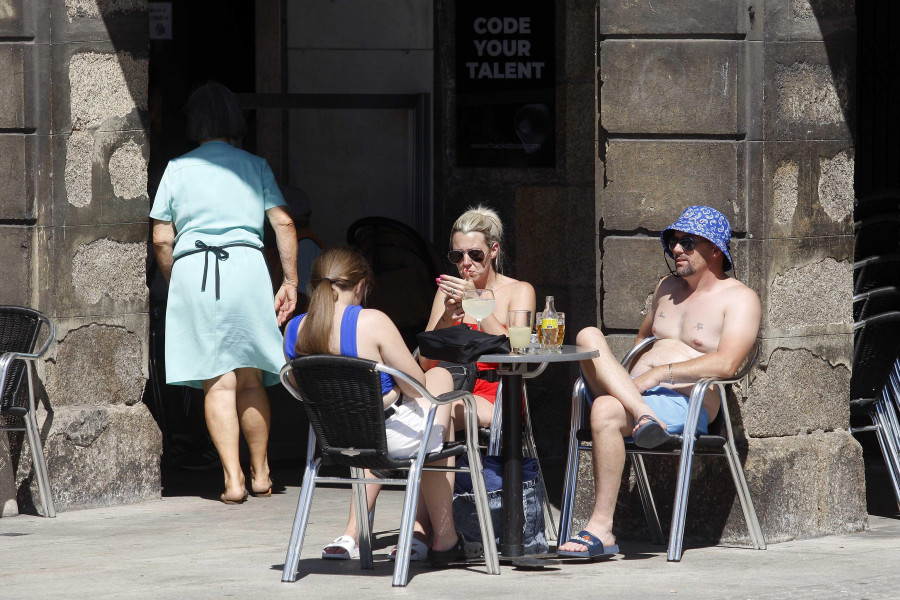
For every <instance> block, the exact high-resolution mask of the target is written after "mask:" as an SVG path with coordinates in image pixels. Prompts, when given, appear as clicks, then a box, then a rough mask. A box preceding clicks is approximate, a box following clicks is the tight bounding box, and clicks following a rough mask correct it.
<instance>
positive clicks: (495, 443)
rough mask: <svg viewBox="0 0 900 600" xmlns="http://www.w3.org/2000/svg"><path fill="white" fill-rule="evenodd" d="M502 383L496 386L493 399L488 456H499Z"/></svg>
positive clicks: (501, 426) (501, 421)
mask: <svg viewBox="0 0 900 600" xmlns="http://www.w3.org/2000/svg"><path fill="white" fill-rule="evenodd" d="M501 398H503V382H502V381H501V382H500V385H498V386H497V395H496V396H495V397H494V414H493V416H492V417H491V441H490V443H488V456H500V454H501V451H500V441H501V440H502V439H503V437H502V435H501V432H502V431H503V411H502V410H500V408H501V405H502V404H503V402H502V401H501Z"/></svg>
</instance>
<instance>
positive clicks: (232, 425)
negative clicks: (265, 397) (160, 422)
mask: <svg viewBox="0 0 900 600" xmlns="http://www.w3.org/2000/svg"><path fill="white" fill-rule="evenodd" d="M237 380H238V378H237V375H236V374H235V373H234V371H230V372H228V373H225V374H224V375H219V376H218V377H215V378H213V379H208V380H206V381H204V382H203V391H204V392H205V394H206V397H205V402H204V413H205V414H206V427H207V429H209V435H210V437H212V441H213V444H215V446H216V450H217V451H218V452H219V460H221V461H222V470H223V471H224V474H225V493H224V494H222V499H223V500H230V501H235V502H236V501H240V500H242V499H243V498H244V494H245V493H246V487H245V483H244V473H243V472H242V471H241V462H240V456H239V453H238V443H239V439H240V434H241V427H240V422H239V421H238V414H237Z"/></svg>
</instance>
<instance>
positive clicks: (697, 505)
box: [573, 431, 867, 544]
mask: <svg viewBox="0 0 900 600" xmlns="http://www.w3.org/2000/svg"><path fill="white" fill-rule="evenodd" d="M739 453H740V454H741V460H742V462H743V468H744V474H745V476H746V478H747V484H748V486H749V488H750V496H751V498H752V499H753V504H754V506H755V508H756V514H757V517H758V518H759V521H760V525H761V527H762V530H763V535H764V537H765V539H766V542H767V543H770V544H771V543H778V542H786V541H789V540H794V539H803V538H811V537H818V536H823V535H835V534H843V533H851V532H857V531H862V530H864V529H865V528H866V524H867V516H866V499H865V478H864V477H865V475H864V470H863V461H862V452H861V449H860V446H859V444H858V443H857V442H856V440H854V439H853V437H852V436H851V435H850V434H849V433H847V432H845V431H840V432H833V433H815V434H812V435H800V436H791V437H782V438H766V439H751V440H749V445H748V447H747V449H746V450H745V449H740V450H739ZM644 464H645V465H646V467H647V471H648V475H649V478H650V486H651V491H652V493H653V496H654V500H655V502H656V509H657V512H658V514H659V517H660V522H661V523H662V526H663V531H664V532H667V530H668V527H669V522H670V520H671V514H672V499H673V497H674V491H675V479H676V472H677V467H678V459H677V457H656V456H647V457H645V459H644ZM631 471H632V470H631V467H630V464H626V469H625V473H624V475H623V485H622V488H621V490H620V493H619V499H618V502H617V504H616V514H615V527H614V533H615V534H616V536H617V537H618V538H619V539H622V540H625V539H632V540H634V539H648V538H649V530H648V529H647V526H646V521H645V519H644V513H643V510H642V508H641V502H640V496H639V493H638V489H637V484H636V481H635V479H634V477H633V475H632V472H631ZM691 484H692V485H691V488H690V493H689V496H688V509H687V521H686V526H685V541H687V542H707V543H717V542H721V543H725V544H749V543H750V537H749V535H748V533H747V526H746V525H745V523H744V518H743V513H742V511H741V507H740V502H739V500H738V498H737V494H736V492H735V490H734V485H733V483H732V479H731V474H730V473H729V470H728V465H727V463H726V461H725V460H724V459H718V458H695V460H694V468H693V470H692V472H691ZM577 489H578V491H577V494H576V502H575V510H574V514H575V519H574V523H573V531H578V530H579V529H580V528H581V527H582V526H583V525H584V523H586V522H587V518H588V517H589V515H590V511H591V510H592V508H593V476H592V474H591V459H590V458H589V453H582V455H581V463H580V465H579V469H578V488H577Z"/></svg>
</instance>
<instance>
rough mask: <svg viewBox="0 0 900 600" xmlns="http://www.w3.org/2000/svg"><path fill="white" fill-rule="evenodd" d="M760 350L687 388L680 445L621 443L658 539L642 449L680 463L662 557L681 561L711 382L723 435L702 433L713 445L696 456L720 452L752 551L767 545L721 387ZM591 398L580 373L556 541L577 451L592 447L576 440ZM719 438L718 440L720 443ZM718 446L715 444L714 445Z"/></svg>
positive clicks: (569, 510)
mask: <svg viewBox="0 0 900 600" xmlns="http://www.w3.org/2000/svg"><path fill="white" fill-rule="evenodd" d="M655 341H656V338H655V337H653V336H651V337H648V338H646V339H644V340H642V341H641V343H639V344H638V345H636V346H635V347H634V348H632V349H631V351H630V352H628V354H627V355H626V356H625V358H623V359H622V366H624V367H625V368H626V369H628V368H629V367H630V365H631V362H632V360H633V359H634V358H635V357H636V356H638V355H639V354H640V353H641V352H643V351H644V350H645V349H647V348H648V347H649V346H650V345H651V344H652V343H653V342H655ZM758 352H759V347H758V344H757V345H755V346H754V350H753V354H752V357H751V358H750V359H749V360H748V361H746V362H745V364H744V365H743V366H742V368H741V369H740V370H739V372H738V373H737V374H735V376H734V377H733V378H731V379H727V380H724V379H714V378H704V379H701V380H699V381H698V382H697V383H695V384H694V387H693V388H692V390H691V397H690V401H689V404H688V414H687V420H686V422H685V425H684V433H683V434H681V435H679V436H677V437H678V438H680V440H681V446H680V447H676V448H674V449H671V450H669V449H660V448H657V449H653V450H645V449H643V448H638V447H637V446H634V445H626V453H627V454H628V456H629V458H630V459H631V464H632V466H633V468H634V472H635V477H636V479H637V484H638V492H639V493H640V497H641V504H642V506H643V509H644V516H645V517H646V519H647V525H648V527H649V528H650V534H651V535H652V537H653V541H654V542H655V543H659V544H661V543H663V540H664V537H663V532H662V527H661V526H660V522H659V515H658V514H657V511H656V504H655V502H654V501H653V495H652V493H651V491H650V482H649V479H648V477H647V470H646V469H645V467H644V459H643V455H644V454H655V455H680V457H681V459H680V463H679V466H678V482H677V485H676V490H675V502H674V506H673V508H672V523H671V527H670V530H669V544H668V550H667V553H666V558H667V560H669V561H672V562H677V561H680V560H681V556H682V553H683V540H684V525H685V520H686V516H687V502H688V492H689V491H690V483H691V481H690V480H691V478H690V474H691V466H692V463H693V458H694V456H695V447H696V442H697V425H698V422H699V420H700V408H701V407H702V405H703V397H704V396H705V394H706V391H707V390H708V389H709V388H710V386H716V388H718V392H719V400H720V403H721V411H722V412H721V415H722V420H723V423H724V434H725V436H724V438H718V436H703V437H704V438H714V437H715V438H718V439H717V440H716V442H717V443H716V444H714V445H712V446H710V447H703V448H702V450H703V452H702V453H697V455H699V456H721V457H725V458H726V459H727V460H728V466H729V469H730V470H731V477H732V480H733V481H734V485H735V488H736V489H737V495H738V499H739V500H740V503H741V509H742V511H743V513H744V521H745V523H746V524H747V529H748V530H749V533H750V539H751V542H752V544H753V547H754V548H756V549H757V550H765V549H766V541H765V537H764V536H763V532H762V528H761V527H760V525H759V520H758V519H757V516H756V509H755V508H754V506H753V500H752V498H751V497H750V490H749V488H748V486H747V480H746V478H745V477H744V470H743V468H742V466H741V462H740V457H739V456H738V453H737V448H736V447H735V444H734V432H733V430H732V427H731V415H730V414H729V410H728V402H727V401H726V395H725V386H726V385H728V384H731V383H735V382H738V381H741V380H742V379H745V378H746V377H747V376H748V375H749V373H750V370H751V368H752V367H753V365H754V364H755V363H756V359H757V354H758ZM592 401H593V398H591V397H590V392H589V390H588V389H587V386H586V385H585V383H584V380H583V379H582V378H581V377H579V378H578V379H577V380H576V381H575V385H574V386H573V389H572V421H571V428H570V432H569V451H568V460H567V464H566V478H565V483H564V488H563V501H562V509H561V511H560V532H559V533H560V538H559V539H561V540H564V539H569V537H570V534H571V527H572V517H573V508H574V503H575V488H576V483H577V482H576V478H577V475H578V463H579V452H589V451H591V449H592V447H591V446H590V445H585V444H582V443H580V442H579V439H578V435H577V434H578V431H579V429H581V428H582V427H583V426H584V421H583V417H584V415H585V412H587V413H588V414H589V410H588V411H585V410H584V409H585V407H589V405H590V403H591V402H592ZM719 441H721V445H719V443H718V442H719ZM716 446H718V447H716Z"/></svg>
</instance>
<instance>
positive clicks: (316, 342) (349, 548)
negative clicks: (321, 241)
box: [284, 247, 480, 564]
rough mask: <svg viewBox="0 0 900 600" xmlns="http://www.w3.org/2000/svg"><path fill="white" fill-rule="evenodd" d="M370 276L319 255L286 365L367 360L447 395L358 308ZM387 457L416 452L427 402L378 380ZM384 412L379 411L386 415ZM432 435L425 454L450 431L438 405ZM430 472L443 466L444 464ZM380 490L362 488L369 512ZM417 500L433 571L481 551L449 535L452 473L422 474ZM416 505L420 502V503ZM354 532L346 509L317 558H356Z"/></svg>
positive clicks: (335, 253)
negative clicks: (343, 525)
mask: <svg viewBox="0 0 900 600" xmlns="http://www.w3.org/2000/svg"><path fill="white" fill-rule="evenodd" d="M370 279H371V273H370V271H369V266H368V263H366V259H365V258H363V256H362V255H361V254H359V253H358V252H356V251H355V250H351V249H350V248H345V247H338V248H330V249H328V250H325V251H324V252H323V253H322V254H320V255H319V257H318V258H317V259H316V262H315V263H313V268H312V276H311V278H310V290H311V297H310V304H309V312H307V313H305V314H303V315H300V316H299V317H295V318H294V319H292V320H291V321H290V322H289V323H288V326H287V328H286V329H285V336H284V338H285V341H284V351H285V355H286V356H287V358H288V359H293V358H296V357H298V356H302V355H307V354H338V355H343V356H357V357H360V358H367V359H369V360H374V361H376V362H380V363H383V364H386V365H388V366H389V367H393V368H395V369H398V370H400V371H403V372H404V373H407V374H409V375H410V376H411V377H413V378H414V379H416V380H417V381H418V382H419V383H421V384H422V385H424V386H425V388H426V389H427V390H428V391H429V392H431V393H432V394H434V395H435V396H437V395H439V394H442V393H445V392H449V391H450V390H452V389H453V380H452V378H451V377H450V373H448V372H447V371H446V370H445V369H432V370H431V371H429V372H428V373H427V374H426V373H425V372H423V371H422V369H421V368H420V367H419V365H418V363H417V362H416V360H415V359H414V358H413V356H412V354H410V352H409V350H408V349H407V348H406V345H405V344H404V342H403V338H402V337H401V336H400V331H399V330H398V329H397V328H396V327H395V326H394V324H393V322H391V320H390V319H389V318H388V316H387V315H385V314H384V313H382V312H381V311H378V310H374V309H366V308H363V307H362V302H363V300H364V299H365V297H366V292H367V290H368V286H369V282H370ZM381 387H382V393H383V394H384V407H385V409H390V412H391V414H390V415H389V416H387V414H386V417H385V428H386V430H387V443H388V452H389V453H390V454H391V456H393V457H395V458H407V457H409V456H412V455H413V454H414V453H415V452H417V450H418V446H419V444H420V443H421V440H422V436H423V435H424V434H423V430H424V427H425V420H426V414H427V411H428V406H429V403H428V401H427V400H425V399H423V398H420V397H417V392H416V390H415V389H414V388H412V387H410V386H409V385H408V384H406V383H403V382H398V381H395V380H394V378H393V377H391V376H390V375H387V374H386V373H382V375H381ZM387 412H388V411H387V410H386V413H387ZM434 422H435V424H436V425H439V427H435V428H434V429H432V431H431V437H430V438H429V440H428V448H427V449H428V451H429V452H433V451H436V450H438V449H440V447H441V445H442V444H443V442H444V441H445V440H446V439H447V436H448V433H449V432H450V428H449V422H450V407H449V406H447V405H444V406H439V407H438V408H437V413H436V415H435V419H434ZM434 464H435V465H448V464H449V460H448V459H445V460H443V461H438V462H436V463H434ZM380 487H381V486H376V485H368V486H366V490H367V493H368V497H369V508H370V509H371V507H372V506H373V505H374V503H375V496H377V494H378V491H379V489H380ZM421 491H422V495H423V497H424V500H425V502H424V504H425V505H426V507H427V511H428V516H429V518H430V520H431V523H432V524H433V532H434V534H433V537H432V543H431V548H430V550H428V557H429V559H430V560H431V562H432V564H447V563H449V562H454V561H458V560H462V559H464V558H466V547H469V548H470V551H469V554H470V556H471V555H472V554H474V553H476V552H477V549H480V544H469V543H467V542H466V540H465V538H463V536H462V534H459V533H457V532H456V530H455V525H454V522H453V509H452V504H451V503H452V498H453V473H452V472H450V473H441V472H435V471H426V472H424V473H423V474H422V487H421ZM420 504H421V503H420ZM357 541H358V532H357V531H356V519H355V517H354V514H353V503H351V504H350V521H349V523H348V525H347V529H346V530H345V531H344V534H343V535H341V536H340V537H339V538H337V539H336V540H334V542H332V543H331V544H329V545H328V546H326V547H325V549H324V550H323V552H322V557H323V558H336V559H350V558H357V557H358V556H359V549H358V548H357Z"/></svg>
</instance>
